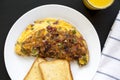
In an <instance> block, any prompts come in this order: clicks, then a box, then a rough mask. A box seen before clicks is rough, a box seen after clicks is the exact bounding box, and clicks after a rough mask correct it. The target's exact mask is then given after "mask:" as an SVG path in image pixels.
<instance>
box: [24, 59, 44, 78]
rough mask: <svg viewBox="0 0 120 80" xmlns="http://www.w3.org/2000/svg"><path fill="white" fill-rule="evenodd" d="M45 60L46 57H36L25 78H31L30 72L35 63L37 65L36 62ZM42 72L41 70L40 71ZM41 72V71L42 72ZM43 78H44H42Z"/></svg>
mask: <svg viewBox="0 0 120 80" xmlns="http://www.w3.org/2000/svg"><path fill="white" fill-rule="evenodd" d="M44 61H46V60H45V59H43V58H39V57H37V58H36V59H35V61H34V62H33V64H32V66H31V68H30V70H29V71H28V73H27V74H26V76H25V77H24V80H28V79H29V78H28V77H29V75H30V73H31V70H32V69H33V68H34V65H35V63H36V62H39V63H40V62H44ZM39 72H40V71H39ZM40 73H41V72H40ZM41 78H42V76H41ZM42 79H43V78H42Z"/></svg>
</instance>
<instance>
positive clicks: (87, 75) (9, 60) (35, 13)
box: [4, 4, 101, 80]
mask: <svg viewBox="0 0 120 80" xmlns="http://www.w3.org/2000/svg"><path fill="white" fill-rule="evenodd" d="M47 17H54V18H58V19H63V20H65V21H67V22H70V23H71V24H73V25H74V26H76V28H77V29H78V30H79V31H80V32H81V33H82V35H83V37H84V38H85V40H86V42H87V44H88V49H89V54H90V61H89V64H88V65H87V66H85V67H79V65H78V64H77V63H76V62H72V63H71V70H72V75H73V78H74V80H92V78H93V76H94V75H95V72H96V70H97V68H98V64H99V61H100V50H101V49H100V42H99V38H98V35H97V33H96V31H95V29H94V27H93V25H92V24H91V23H90V21H89V20H88V19H87V18H86V17H84V16H83V15H82V14H81V13H79V12H78V11H76V10H74V9H72V8H69V7H66V6H62V5H56V4H51V5H43V6H40V7H37V8H34V9H32V10H30V11H28V12H27V13H25V14H24V15H23V16H22V17H20V18H19V19H18V20H17V21H16V22H15V24H14V25H13V26H12V28H11V30H10V32H9V34H8V36H7V39H6V43H5V49H4V57H5V65H6V68H7V71H8V74H9V76H10V78H11V79H12V80H23V78H24V76H25V75H26V73H27V72H28V70H29V69H30V67H31V65H32V63H33V61H34V58H33V57H20V56H18V55H16V54H15V52H14V47H15V43H16V40H17V38H18V37H19V36H20V34H21V32H22V31H23V30H24V29H25V28H26V26H27V25H28V24H30V23H33V22H34V21H35V20H36V19H41V18H47Z"/></svg>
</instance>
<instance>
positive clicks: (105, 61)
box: [93, 11, 120, 80]
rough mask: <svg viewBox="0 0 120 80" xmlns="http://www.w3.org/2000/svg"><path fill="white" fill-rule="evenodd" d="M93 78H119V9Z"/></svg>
mask: <svg viewBox="0 0 120 80" xmlns="http://www.w3.org/2000/svg"><path fill="white" fill-rule="evenodd" d="M93 80H120V11H119V13H118V15H117V17H116V19H115V22H114V24H113V26H112V29H111V31H110V33H109V35H108V38H107V40H106V42H105V45H104V48H103V51H102V57H101V63H100V66H99V67H98V70H97V72H96V74H95V76H94V78H93Z"/></svg>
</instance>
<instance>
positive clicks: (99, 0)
mask: <svg viewBox="0 0 120 80" xmlns="http://www.w3.org/2000/svg"><path fill="white" fill-rule="evenodd" d="M113 2H114V0H83V3H84V5H85V6H86V7H87V8H89V9H91V10H101V9H106V8H107V7H109V6H110V5H112V3H113Z"/></svg>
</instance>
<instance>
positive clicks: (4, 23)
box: [0, 0, 120, 80]
mask: <svg viewBox="0 0 120 80" xmlns="http://www.w3.org/2000/svg"><path fill="white" fill-rule="evenodd" d="M44 4H61V5H66V6H69V7H72V8H74V9H76V10H78V11H79V12H81V13H82V14H83V15H84V16H86V17H87V18H88V19H89V20H90V21H91V23H92V24H93V25H94V27H95V29H96V31H97V33H98V36H99V39H100V43H101V49H102V48H103V46H104V43H105V40H106V38H107V35H108V33H109V31H110V29H111V27H112V24H113V22H114V20H115V18H116V16H117V13H118V11H119V9H120V0H115V2H114V3H113V5H112V6H110V7H109V8H107V9H105V10H99V11H91V10H88V9H87V8H86V7H85V6H84V5H83V3H82V0H0V28H1V29H0V80H10V77H9V76H8V74H7V71H6V68H5V63H4V43H5V39H6V37H7V34H8V32H9V30H10V28H11V27H12V25H13V24H14V22H15V21H16V20H17V19H18V18H19V17H20V16H21V15H23V14H24V13H26V12H27V11H28V10H31V9H33V8H35V7H37V6H41V5H44ZM13 37H14V36H13ZM14 66H15V65H14Z"/></svg>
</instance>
